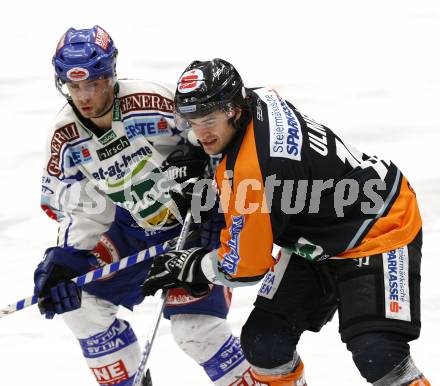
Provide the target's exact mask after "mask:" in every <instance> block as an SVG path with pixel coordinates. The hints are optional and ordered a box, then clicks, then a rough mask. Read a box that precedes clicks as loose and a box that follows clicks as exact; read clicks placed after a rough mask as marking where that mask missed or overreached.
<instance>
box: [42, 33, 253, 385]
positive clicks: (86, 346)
mask: <svg viewBox="0 0 440 386" xmlns="http://www.w3.org/2000/svg"><path fill="white" fill-rule="evenodd" d="M116 57H117V49H116V47H115V45H114V43H113V40H112V39H111V37H110V35H109V34H108V33H107V32H106V31H105V30H104V29H103V28H101V27H99V26H94V27H93V28H91V29H79V30H76V29H74V28H70V29H69V30H67V31H66V33H65V34H64V35H63V36H62V37H61V39H60V41H59V43H58V46H57V48H56V52H55V55H54V57H53V65H54V68H55V80H56V87H57V89H58V90H59V91H60V92H61V93H62V94H63V95H64V96H65V98H66V99H67V103H66V105H65V106H64V107H63V108H62V110H61V111H60V112H59V114H58V116H57V118H56V120H55V123H54V126H53V128H52V130H51V131H50V133H49V137H48V143H47V158H46V160H45V167H44V172H43V178H42V196H41V197H42V199H41V206H42V208H43V209H44V211H45V212H46V214H47V215H48V216H49V217H51V218H53V219H55V220H57V221H58V222H59V232H58V240H57V243H56V246H54V247H51V248H49V249H47V250H46V252H45V254H44V259H43V260H42V262H40V263H39V264H38V266H37V269H36V271H35V274H34V281H35V288H34V292H35V295H36V296H38V297H39V308H40V311H41V313H42V314H44V315H45V316H46V318H49V319H51V318H53V317H54V315H55V314H63V315H62V316H63V319H64V321H65V322H66V324H67V326H68V327H69V328H70V329H71V330H72V332H73V334H74V336H75V337H76V338H77V339H78V341H79V343H80V347H81V349H82V353H83V355H84V358H85V360H86V362H87V365H88V366H89V368H90V369H91V371H92V373H93V374H94V375H95V377H96V380H97V382H98V383H99V384H101V385H119V386H129V385H132V383H133V379H134V376H135V373H136V368H137V365H138V363H139V360H140V346H139V343H138V341H137V338H136V335H135V333H134V331H133V330H132V328H131V327H130V324H129V323H128V322H127V321H125V320H122V319H119V318H118V317H117V311H118V308H119V306H120V305H122V306H125V307H127V308H129V309H133V306H134V305H136V304H139V303H140V302H141V301H142V300H143V295H142V292H141V287H140V285H141V284H142V281H143V279H144V278H145V276H146V273H147V272H148V270H149V269H150V266H151V260H148V261H146V262H143V263H139V264H137V265H134V266H132V267H130V268H127V269H125V270H122V271H119V272H117V273H113V274H111V275H109V276H108V277H106V278H104V279H102V280H99V281H96V282H93V283H90V284H88V285H86V286H85V287H83V289H82V290H81V289H80V288H78V287H77V286H76V285H75V284H74V283H73V282H72V281H71V280H70V279H71V278H73V277H75V276H78V275H80V274H84V273H86V272H88V271H89V270H91V269H94V268H96V267H98V266H100V265H102V264H105V263H110V262H113V261H117V260H118V259H120V258H122V257H125V256H128V255H131V254H133V253H136V252H138V251H140V250H143V249H145V248H147V247H150V246H152V245H161V244H162V243H164V242H165V241H167V240H172V239H175V238H176V237H177V236H178V235H179V233H180V230H181V223H180V222H179V214H180V213H182V212H183V213H184V211H185V209H184V208H185V205H187V204H188V203H187V201H188V200H187V199H185V192H184V191H182V189H179V186H185V185H186V188H185V189H187V188H188V187H189V188H190V187H191V184H188V181H189V179H190V178H193V177H194V178H195V177H202V176H203V173H204V172H205V169H206V165H207V162H208V161H209V160H208V159H207V158H206V155H204V153H203V152H201V151H198V150H197V148H195V147H193V146H190V145H189V144H188V141H187V140H186V138H185V135H184V133H182V132H181V131H179V130H178V128H177V127H176V125H175V120H174V115H173V98H174V96H173V93H172V92H170V91H169V90H168V89H167V88H166V87H164V86H162V85H160V84H156V83H151V82H147V81H142V80H118V79H117V78H116ZM170 166H173V167H174V169H173V170H177V171H180V170H182V171H184V172H186V173H177V174H176V173H175V174H174V175H172V176H170V173H168V174H167V169H168V171H169V168H170ZM176 168H177V169H176ZM216 221H217V222H218V221H221V219H218V218H217V220H216ZM216 221H214V220H212V219H211V220H209V221H207V222H206V224H205V226H204V227H203V229H202V231H201V232H200V230H196V231H194V232H193V233H192V241H188V243H187V245H189V244H191V243H192V245H200V244H202V245H203V244H204V245H205V246H207V247H209V245H210V244H211V247H212V248H214V247H215V246H214V244H215V243H216V242H218V238H217V237H216V232H215V231H216V228H217V230H219V229H220V228H221V226H220V227H219V226H218V224H216ZM197 233H199V236H197V237H195V236H194V235H197ZM200 233H201V236H200ZM190 239H191V236H190ZM200 240H205V242H201V241H200ZM230 298H231V293H230V291H229V290H228V289H226V288H225V287H222V286H218V285H213V286H211V288H210V291H209V292H208V293H207V294H206V295H205V296H202V297H199V298H195V297H193V296H191V294H189V293H188V292H186V291H185V290H183V289H179V288H177V289H172V290H170V291H169V294H168V299H167V305H166V308H165V312H164V315H165V317H167V318H170V319H171V326H172V333H173V336H174V339H175V341H176V343H177V344H178V346H179V347H180V348H181V349H182V350H183V351H184V352H186V353H187V354H188V355H189V356H191V357H192V358H193V359H194V360H195V361H196V362H197V363H199V364H200V365H201V366H202V367H203V369H204V370H205V372H206V373H207V375H208V376H209V378H210V379H211V381H212V383H213V384H215V385H221V386H225V385H243V386H246V385H253V384H254V383H253V381H252V379H251V376H250V373H249V371H248V369H249V365H248V363H247V362H246V360H245V359H244V356H243V352H242V350H241V347H240V342H239V340H238V338H236V337H234V336H233V335H232V333H231V330H230V327H229V326H228V324H227V322H226V316H227V314H228V310H229V305H230ZM143 382H144V384H145V385H147V384H151V380H148V379H144V381H143ZM207 383H209V380H208V378H207Z"/></svg>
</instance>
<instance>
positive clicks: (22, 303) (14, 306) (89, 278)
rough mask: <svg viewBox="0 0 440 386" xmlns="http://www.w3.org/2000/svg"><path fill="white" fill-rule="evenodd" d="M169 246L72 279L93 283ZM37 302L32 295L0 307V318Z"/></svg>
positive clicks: (157, 246)
mask: <svg viewBox="0 0 440 386" xmlns="http://www.w3.org/2000/svg"><path fill="white" fill-rule="evenodd" d="M167 246H168V242H165V243H163V244H158V245H154V246H152V247H150V248H148V249H145V250H143V251H140V252H138V253H135V254H133V255H131V256H127V257H124V258H123V259H121V260H119V261H116V262H114V263H111V264H106V265H104V266H102V267H101V268H98V269H95V270H93V271H90V272H87V273H86V274H84V275H81V276H77V277H75V278H73V279H72V281H73V282H74V283H75V284H76V285H77V286H78V287H82V286H84V285H85V284H88V283H91V282H93V281H96V280H98V279H102V278H103V277H105V276H107V275H109V274H111V273H115V272H118V271H122V270H123V269H125V268H128V267H131V266H132V265H135V264H137V263H140V262H141V261H144V260H147V259H150V258H152V257H154V256H156V255H159V254H160V253H162V252H164V251H165V249H166V248H167ZM37 302H38V297H37V296H30V297H28V298H25V299H22V300H19V301H18V302H16V303H11V304H9V305H8V306H7V307H5V308H2V309H0V318H3V317H4V316H7V315H10V314H12V313H14V312H15V311H20V310H22V309H23V308H26V307H29V306H32V305H33V304H35V303H37Z"/></svg>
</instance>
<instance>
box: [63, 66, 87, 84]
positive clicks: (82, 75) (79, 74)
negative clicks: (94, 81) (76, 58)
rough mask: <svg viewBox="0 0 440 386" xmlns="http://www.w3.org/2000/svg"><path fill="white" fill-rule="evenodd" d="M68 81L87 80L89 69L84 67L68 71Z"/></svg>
mask: <svg viewBox="0 0 440 386" xmlns="http://www.w3.org/2000/svg"><path fill="white" fill-rule="evenodd" d="M66 75H67V79H70V80H71V81H72V82H78V81H80V80H86V79H88V77H89V70H87V68H82V67H74V68H71V69H70V70H69V71H67V74H66Z"/></svg>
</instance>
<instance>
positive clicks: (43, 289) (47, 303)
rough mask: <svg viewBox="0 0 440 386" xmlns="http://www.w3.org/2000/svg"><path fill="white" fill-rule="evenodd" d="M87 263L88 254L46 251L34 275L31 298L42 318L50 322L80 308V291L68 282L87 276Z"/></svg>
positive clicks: (66, 249)
mask: <svg viewBox="0 0 440 386" xmlns="http://www.w3.org/2000/svg"><path fill="white" fill-rule="evenodd" d="M91 259H93V255H92V254H90V253H88V252H87V251H80V250H76V249H74V248H60V247H54V248H49V249H47V250H46V252H45V254H44V257H43V260H42V261H41V263H39V264H38V266H37V269H36V270H35V272H34V296H37V297H38V308H39V309H40V312H41V314H42V315H44V316H45V317H46V318H47V319H52V318H53V317H54V316H55V314H62V313H64V312H68V311H73V310H75V309H77V308H79V307H80V306H81V289H80V288H78V287H77V285H76V284H75V283H74V282H73V281H71V279H72V278H74V277H76V276H78V275H82V274H84V273H86V272H88V271H89V270H90V268H91V267H92V264H91ZM95 260H96V259H95Z"/></svg>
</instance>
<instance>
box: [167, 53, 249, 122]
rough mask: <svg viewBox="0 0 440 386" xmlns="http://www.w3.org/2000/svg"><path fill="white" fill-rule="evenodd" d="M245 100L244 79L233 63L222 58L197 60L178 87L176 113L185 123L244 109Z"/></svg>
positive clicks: (189, 67) (185, 72)
mask: <svg viewBox="0 0 440 386" xmlns="http://www.w3.org/2000/svg"><path fill="white" fill-rule="evenodd" d="M245 97H246V91H245V88H244V86H243V81H242V79H241V76H240V74H239V73H238V72H237V70H236V69H235V68H234V66H233V65H232V64H231V63H228V62H227V61H226V60H223V59H219V58H215V59H213V60H210V61H205V62H201V61H198V60H195V61H193V62H192V63H191V64H190V65H189V66H188V67H187V68H186V69H185V71H184V72H183V74H182V75H181V76H180V79H179V81H178V83H177V89H176V95H175V98H174V102H175V110H176V113H177V114H178V115H180V116H181V117H182V118H184V119H193V118H199V117H202V116H204V115H206V114H209V113H211V112H213V111H216V110H221V109H224V110H225V111H227V110H229V109H232V108H234V107H237V106H241V105H243V104H244V101H245Z"/></svg>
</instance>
